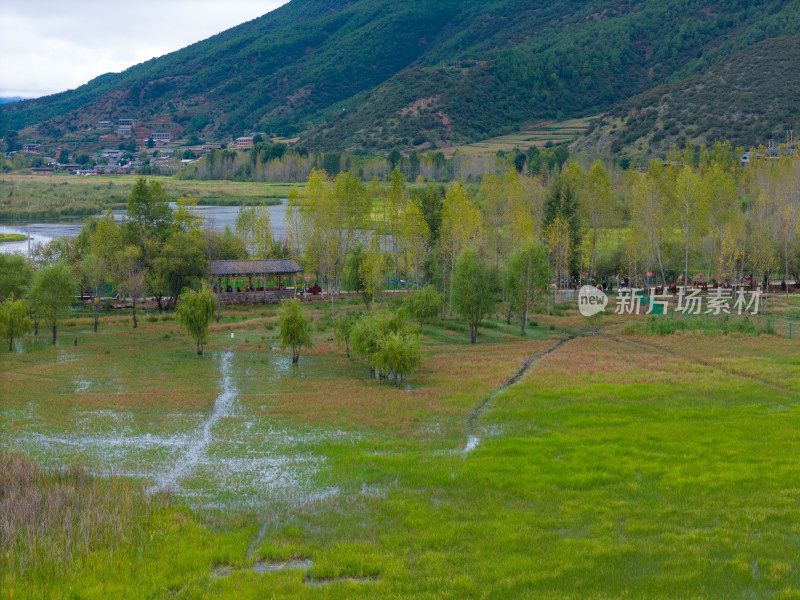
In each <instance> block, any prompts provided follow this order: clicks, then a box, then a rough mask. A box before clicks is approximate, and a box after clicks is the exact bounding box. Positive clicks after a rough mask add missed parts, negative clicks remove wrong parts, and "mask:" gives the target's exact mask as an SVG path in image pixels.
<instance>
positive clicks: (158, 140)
mask: <svg viewBox="0 0 800 600" xmlns="http://www.w3.org/2000/svg"><path fill="white" fill-rule="evenodd" d="M150 138H151V139H152V140H153V142H154V143H155V144H156V146H164V145H166V144H168V143H169V142H171V141H172V133H171V132H169V131H154V132H153V133H151V134H150Z"/></svg>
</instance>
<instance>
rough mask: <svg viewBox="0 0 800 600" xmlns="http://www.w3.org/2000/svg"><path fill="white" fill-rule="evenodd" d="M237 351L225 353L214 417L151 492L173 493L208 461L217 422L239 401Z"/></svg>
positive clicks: (220, 363)
mask: <svg viewBox="0 0 800 600" xmlns="http://www.w3.org/2000/svg"><path fill="white" fill-rule="evenodd" d="M232 357H233V352H223V353H222V354H221V355H220V361H219V370H220V383H219V386H220V393H219V396H217V398H216V400H214V408H213V409H212V410H211V414H210V415H209V416H208V418H207V419H206V420H205V422H204V423H203V424H202V426H200V427H199V428H198V430H197V432H196V435H195V436H194V437H195V439H194V441H193V442H192V443H191V444H190V445H189V447H188V448H187V449H186V451H185V452H184V454H183V456H181V457H180V458H179V459H178V460H177V461H176V462H175V464H174V465H173V466H172V468H170V469H169V470H168V471H165V472H164V473H161V475H159V476H157V477H156V483H155V484H154V485H152V486H150V488H148V490H147V491H148V493H151V494H152V493H154V492H160V491H166V490H172V489H173V488H174V487H175V485H176V484H177V483H178V481H180V480H181V479H182V478H184V477H186V476H187V475H190V474H191V472H192V471H193V470H194V468H195V467H196V466H197V465H198V464H199V463H200V462H201V461H202V460H203V459H204V458H205V456H206V454H207V453H208V448H209V446H210V445H211V441H212V438H213V434H212V429H213V428H214V426H215V425H216V424H217V422H218V421H219V420H220V419H221V418H223V417H227V416H229V415H230V409H231V407H232V406H233V403H234V402H235V401H236V398H237V393H236V389H235V388H234V386H233V378H232V377H231V372H230V371H231V358H232Z"/></svg>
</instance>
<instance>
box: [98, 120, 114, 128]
mask: <svg viewBox="0 0 800 600" xmlns="http://www.w3.org/2000/svg"><path fill="white" fill-rule="evenodd" d="M97 128H98V129H113V127H112V126H111V121H98V122H97Z"/></svg>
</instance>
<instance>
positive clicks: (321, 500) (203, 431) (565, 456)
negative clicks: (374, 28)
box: [0, 300, 800, 599]
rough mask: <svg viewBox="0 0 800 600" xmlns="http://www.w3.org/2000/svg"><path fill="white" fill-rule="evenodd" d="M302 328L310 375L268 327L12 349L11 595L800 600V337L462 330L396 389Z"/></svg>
mask: <svg viewBox="0 0 800 600" xmlns="http://www.w3.org/2000/svg"><path fill="white" fill-rule="evenodd" d="M794 306H796V304H795V305H792V304H791V303H786V309H787V311H791V310H796V308H793V307H794ZM336 308H337V310H338V311H354V312H355V311H360V310H362V308H363V307H362V306H360V305H359V304H358V302H357V301H355V300H343V301H339V302H338V303H337V306H336ZM304 309H305V311H306V314H307V316H308V317H309V318H310V319H311V320H312V330H313V338H314V343H315V344H314V347H313V348H312V349H310V350H308V351H305V352H304V353H303V355H302V357H301V359H300V364H299V367H297V368H293V367H292V366H291V364H290V363H291V358H290V356H289V355H288V354H287V353H285V352H284V351H281V350H280V349H279V348H278V342H277V339H276V332H277V327H276V324H277V317H276V313H275V309H274V307H269V306H267V307H262V306H259V307H249V308H240V309H230V310H227V311H223V317H222V320H221V322H220V323H219V324H216V323H215V324H213V325H212V332H211V336H210V340H209V344H208V345H207V347H206V351H205V355H204V356H202V357H198V356H197V355H196V354H195V352H194V347H193V344H192V342H191V340H190V339H189V338H188V337H187V336H185V335H184V334H183V333H181V332H180V331H179V330H178V328H177V325H176V324H175V322H174V320H173V318H172V316H171V315H159V314H146V315H145V316H144V317H142V318H141V319H140V321H139V323H140V326H139V328H138V329H136V330H133V329H132V328H131V323H130V319H129V316H128V315H127V314H124V313H121V312H119V311H116V312H113V313H112V312H111V311H108V312H105V313H104V315H103V318H102V320H101V326H100V330H99V332H98V333H97V334H94V333H92V331H91V319H90V316H89V314H88V312H86V313H84V312H82V311H78V310H76V311H75V313H74V314H73V316H72V317H71V318H70V319H69V320H68V321H67V322H65V323H64V325H63V326H62V327H61V328H60V334H59V340H58V344H57V345H56V346H55V347H53V346H52V345H51V344H49V343H48V335H47V334H48V332H47V331H40V336H39V337H38V338H37V337H35V336H27V337H26V338H24V339H23V340H22V341H20V342H19V344H18V345H17V347H16V351H15V352H13V353H8V352H3V353H2V355H0V440H2V443H1V444H0V446H1V447H2V449H0V484H2V486H0V490H3V491H0V519H1V520H0V536H3V537H2V542H3V550H2V551H0V582H2V585H0V598H3V599H6V598H8V599H11V598H56V599H58V598H65V599H66V598H85V599H93V598H112V597H125V598H143V599H144V598H148V599H149V598H231V597H235V598H254V599H255V598H354V597H358V598H401V597H402V598H453V599H461V598H532V597H533V598H622V597H625V598H798V597H800V571H798V566H799V565H798V561H799V560H800V559H799V558H798V557H800V519H798V506H800V483H798V482H800V463H798V460H797V457H798V455H800V437H798V435H797V427H798V423H799V422H800V420H799V419H800V405H798V402H797V398H798V392H799V391H800V383H799V382H800V359H798V351H799V350H800V346H799V345H798V344H800V340H797V339H796V338H795V339H789V338H788V336H787V335H784V334H782V333H781V332H780V331H778V332H773V333H767V332H765V329H764V328H763V327H761V326H760V325H759V326H753V327H749V326H748V327H745V326H737V327H734V326H726V325H724V324H720V323H719V322H716V324H713V323H711V324H709V323H704V324H701V325H698V326H694V327H674V328H666V327H663V328H654V327H653V326H652V325H650V324H649V322H648V321H647V320H646V319H644V318H642V319H641V320H634V322H633V323H632V322H631V319H630V318H628V319H624V318H622V317H618V316H616V315H601V316H598V317H594V318H592V319H588V320H587V319H584V318H583V317H580V316H579V315H577V313H576V312H575V311H574V310H573V309H570V308H567V309H565V310H559V311H558V313H557V316H556V315H554V316H547V315H545V314H537V315H534V317H533V318H534V323H535V325H533V326H531V327H530V328H529V330H528V335H527V336H525V337H522V336H520V335H519V328H518V326H517V325H516V324H512V325H507V324H506V323H505V321H504V319H502V318H501V317H500V315H495V316H494V317H492V318H490V319H489V320H487V322H486V323H485V324H484V326H483V327H482V328H481V329H480V331H479V343H478V344H477V345H470V344H469V343H467V342H468V335H467V333H466V330H465V327H464V325H462V324H461V323H458V322H457V321H454V320H450V319H448V320H446V321H444V322H439V323H437V324H436V325H425V326H424V328H423V337H422V341H423V348H424V361H423V366H422V368H421V370H420V371H419V372H418V373H416V374H415V375H413V376H412V377H410V378H409V379H408V380H407V381H406V382H404V384H403V386H402V387H395V386H393V385H389V384H387V383H385V382H380V381H376V380H374V379H372V378H371V377H370V376H369V371H368V369H367V367H366V366H365V365H364V364H363V363H362V362H360V361H358V360H355V359H348V358H347V357H346V356H345V353H344V348H343V347H340V346H338V345H337V344H336V342H334V341H333V334H332V323H331V318H330V305H329V304H324V303H314V304H306V305H304ZM667 318H668V317H664V319H667ZM76 343H77V345H76ZM510 382H511V383H512V385H508V384H509V383H510ZM31 461H35V463H34V462H31ZM37 465H38V466H37ZM2 507H5V510H3V508H2ZM9 507H12V508H13V510H12V509H10V508H9Z"/></svg>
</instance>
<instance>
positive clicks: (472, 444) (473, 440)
mask: <svg viewBox="0 0 800 600" xmlns="http://www.w3.org/2000/svg"><path fill="white" fill-rule="evenodd" d="M587 335H594V333H591V334H589V333H581V334H574V335H570V336H568V337H565V338H561V339H560V340H559V341H558V342H556V343H555V344H554V345H553V346H551V347H550V348H548V349H547V350H545V351H544V352H537V353H536V354H534V355H533V356H531V357H530V358H529V359H528V360H526V361H525V362H524V363H522V365H521V366H520V368H519V370H518V371H517V372H516V373H515V374H514V375H512V376H511V378H510V379H508V381H506V382H505V383H504V384H503V385H501V386H500V387H499V388H497V389H496V390H494V391H493V392H490V393H489V394H488V395H487V396H486V397H485V398H484V399H483V400H482V401H481V403H480V404H478V405H477V406H476V407H475V408H474V409H473V410H472V412H471V413H470V414H469V416H468V417H467V423H466V431H467V443H466V445H465V446H464V454H468V453H469V452H471V451H472V450H474V449H475V448H477V447H478V445H479V444H480V442H481V438H480V436H479V435H478V433H479V428H478V420H479V419H480V418H481V415H483V414H484V413H485V412H486V411H487V410H489V408H490V406H491V403H492V401H493V400H494V399H495V398H496V397H497V396H499V395H500V394H502V393H503V392H505V391H506V390H507V389H509V388H510V387H513V386H514V385H516V384H517V383H519V382H520V380H521V379H522V378H523V377H524V376H525V374H526V373H527V372H528V371H530V369H531V367H533V365H534V364H535V363H536V362H537V361H539V360H540V359H542V358H543V357H545V356H547V355H548V354H552V353H553V352H556V351H557V350H559V349H561V348H562V347H563V346H564V345H565V344H567V342H570V341H572V340H574V339H576V338H578V337H585V336H587Z"/></svg>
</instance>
